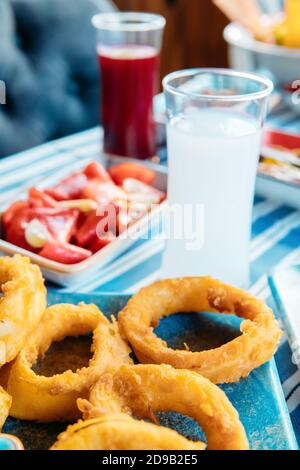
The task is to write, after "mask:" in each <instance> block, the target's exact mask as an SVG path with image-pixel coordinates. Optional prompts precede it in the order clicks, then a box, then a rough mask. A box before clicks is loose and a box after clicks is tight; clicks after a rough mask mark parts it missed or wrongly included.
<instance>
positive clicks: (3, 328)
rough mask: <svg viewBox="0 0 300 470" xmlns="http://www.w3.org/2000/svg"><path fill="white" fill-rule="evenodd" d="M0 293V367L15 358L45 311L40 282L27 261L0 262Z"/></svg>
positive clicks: (18, 258)
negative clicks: (0, 294)
mask: <svg viewBox="0 0 300 470" xmlns="http://www.w3.org/2000/svg"><path fill="white" fill-rule="evenodd" d="M1 290H2V293H3V297H1V298H0V367H1V366H3V365H4V364H6V363H7V362H10V361H12V360H13V359H14V358H15V357H16V356H17V354H18V353H19V351H20V350H21V349H22V348H23V346H24V345H25V343H26V341H27V339H28V336H29V335H30V333H31V332H32V331H33V330H34V328H36V326H37V324H38V323H39V321H40V319H41V317H42V315H43V314H44V312H45V309H46V289H45V286H44V280H43V277H42V275H41V271H40V269H39V267H38V266H35V265H33V264H31V263H30V260H29V258H25V257H23V256H20V255H15V256H14V257H13V258H10V257H8V256H5V257H2V258H0V292H1Z"/></svg>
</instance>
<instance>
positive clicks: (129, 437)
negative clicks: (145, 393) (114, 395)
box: [50, 414, 205, 450]
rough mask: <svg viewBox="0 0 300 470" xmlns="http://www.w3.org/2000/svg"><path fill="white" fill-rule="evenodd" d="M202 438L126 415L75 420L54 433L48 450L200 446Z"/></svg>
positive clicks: (144, 448) (185, 447)
mask: <svg viewBox="0 0 300 470" xmlns="http://www.w3.org/2000/svg"><path fill="white" fill-rule="evenodd" d="M204 449H205V444H203V443H202V442H193V441H189V440H188V439H186V438H185V437H183V436H181V435H180V434H178V433H177V432H176V431H173V430H171V429H168V428H164V427H162V426H156V425H155V424H151V423H146V422H144V421H136V420H134V419H133V418H131V417H130V416H128V415H125V414H117V415H107V416H104V417H102V418H96V419H91V420H88V421H79V422H78V423H76V424H74V425H72V426H69V427H68V428H67V430H66V431H65V432H63V433H62V434H60V435H59V436H58V440H57V442H56V443H55V444H54V445H53V446H52V447H51V449H50V450H204Z"/></svg>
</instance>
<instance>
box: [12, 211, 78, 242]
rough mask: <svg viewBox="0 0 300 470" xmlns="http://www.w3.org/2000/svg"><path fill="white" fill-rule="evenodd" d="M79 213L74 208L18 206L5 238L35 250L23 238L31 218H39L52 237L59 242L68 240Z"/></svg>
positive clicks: (75, 226) (72, 232)
mask: <svg viewBox="0 0 300 470" xmlns="http://www.w3.org/2000/svg"><path fill="white" fill-rule="evenodd" d="M78 216H79V213H78V211H76V210H74V209H58V208H45V207H39V208H32V207H28V206H27V207H20V208H19V209H18V210H17V211H16V212H15V213H14V217H13V218H12V220H11V221H10V223H9V225H8V228H7V229H6V240H7V241H8V242H10V243H13V244H14V245H17V246H19V247H21V248H24V249H26V250H30V251H36V249H34V248H33V247H32V246H31V245H29V244H28V243H27V241H26V238H25V229H26V226H27V224H28V223H29V222H31V221H32V220H33V219H37V220H39V222H41V223H42V224H43V225H44V226H45V227H46V229H47V230H48V232H49V233H50V235H51V237H53V239H55V240H57V241H60V242H61V243H65V242H69V241H70V240H71V238H72V237H73V235H74V233H75V231H76V228H77V220H78Z"/></svg>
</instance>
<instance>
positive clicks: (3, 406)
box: [0, 387, 11, 431]
mask: <svg viewBox="0 0 300 470" xmlns="http://www.w3.org/2000/svg"><path fill="white" fill-rule="evenodd" d="M10 406H11V397H10V396H9V395H8V393H6V391H5V390H4V389H3V388H2V387H0V431H1V430H2V428H3V426H4V424H5V421H6V418H7V417H8V414H9V409H10Z"/></svg>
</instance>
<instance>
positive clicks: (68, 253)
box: [2, 162, 166, 264]
mask: <svg viewBox="0 0 300 470" xmlns="http://www.w3.org/2000/svg"><path fill="white" fill-rule="evenodd" d="M154 180H155V173H154V171H152V170H151V169H149V168H146V167H145V166H142V165H140V164H137V163H131V162H124V163H121V164H120V165H116V166H113V167H111V168H110V169H108V170H106V169H105V168H104V167H103V166H102V165H101V164H100V163H98V162H90V163H89V164H88V165H87V166H86V167H85V168H84V169H83V170H82V171H80V172H76V173H72V174H71V175H69V176H68V177H67V178H65V179H63V180H62V181H60V182H59V183H58V184H56V185H55V186H53V187H51V188H48V189H45V190H39V189H38V188H34V187H33V188H30V189H29V191H28V197H27V199H26V200H20V201H16V202H14V203H13V204H11V205H10V206H9V207H8V208H7V209H6V210H5V212H4V213H3V214H2V228H3V238H4V239H5V240H6V241H8V242H9V243H12V244H14V245H17V246H19V247H21V248H23V249H26V250H29V251H31V252H33V253H37V254H39V255H40V256H43V257H44V258H48V259H50V260H53V261H56V262H59V263H63V264H76V263H80V262H81V261H84V260H86V259H87V258H89V257H91V256H92V255H93V254H94V253H97V252H98V251H99V250H101V249H102V248H104V247H105V246H107V245H108V244H110V243H111V242H112V241H114V240H115V239H116V238H117V237H118V236H119V235H120V234H121V233H123V232H124V231H125V230H127V229H128V227H130V226H131V225H132V224H133V223H134V222H136V221H137V220H139V219H140V218H141V217H143V216H145V215H146V214H147V213H148V212H149V211H151V209H152V208H153V206H155V205H157V204H160V203H161V202H162V201H164V200H165V198H166V194H165V193H163V192H161V191H159V190H158V189H156V188H154V187H153V183H154Z"/></svg>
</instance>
